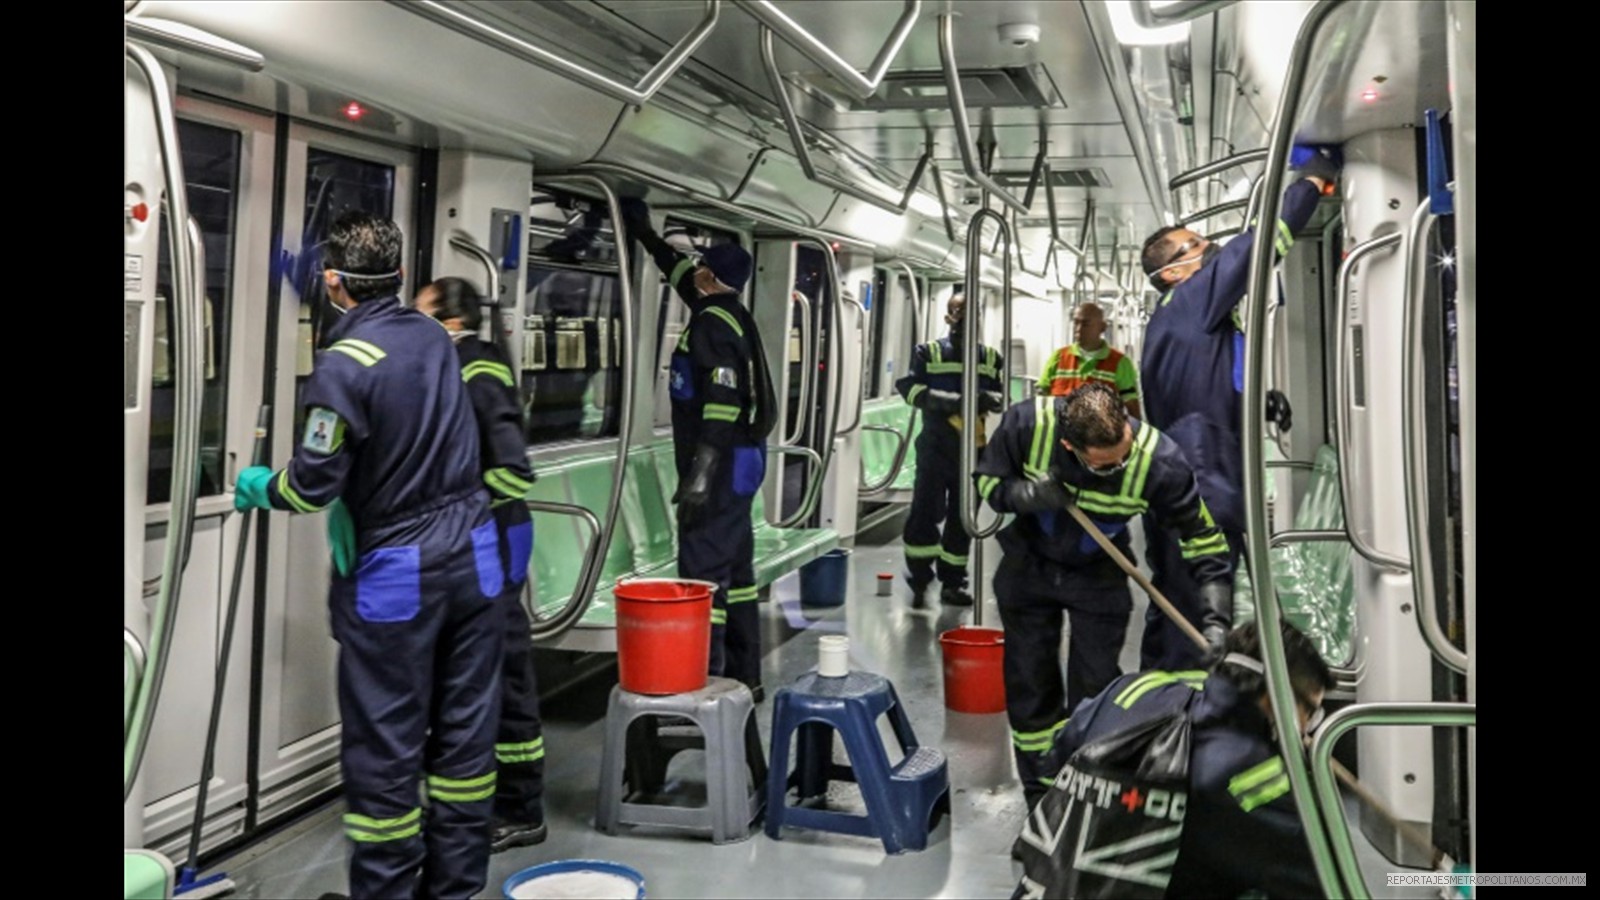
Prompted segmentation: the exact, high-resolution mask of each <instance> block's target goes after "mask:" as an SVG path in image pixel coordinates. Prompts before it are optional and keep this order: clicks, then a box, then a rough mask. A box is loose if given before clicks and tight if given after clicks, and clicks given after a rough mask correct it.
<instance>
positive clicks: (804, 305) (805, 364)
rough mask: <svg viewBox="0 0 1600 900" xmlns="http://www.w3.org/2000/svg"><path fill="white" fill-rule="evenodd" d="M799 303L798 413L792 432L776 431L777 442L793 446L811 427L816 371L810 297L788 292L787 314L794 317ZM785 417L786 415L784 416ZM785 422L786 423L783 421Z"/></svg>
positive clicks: (786, 347) (784, 344)
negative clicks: (812, 342) (812, 394)
mask: <svg viewBox="0 0 1600 900" xmlns="http://www.w3.org/2000/svg"><path fill="white" fill-rule="evenodd" d="M796 303H798V304H800V414H799V415H797V416H795V421H794V433H793V434H787V435H786V434H784V432H783V431H781V430H780V431H779V432H778V444H779V445H780V446H784V447H793V446H795V445H796V442H797V441H799V440H800V439H801V438H803V437H804V436H805V433H806V432H807V431H809V430H810V429H811V422H812V419H813V415H812V410H811V382H812V381H813V380H815V378H816V373H817V359H816V355H817V354H816V348H815V347H813V346H812V344H811V298H809V297H807V296H806V295H805V294H803V293H801V292H799V291H790V292H789V316H788V318H791V319H792V318H794V305H795V304H796ZM788 338H789V336H788V333H787V332H785V334H784V342H783V346H784V350H785V352H787V351H788V347H789V340H788ZM784 418H785V419H787V418H788V416H784ZM785 424H787V423H785Z"/></svg>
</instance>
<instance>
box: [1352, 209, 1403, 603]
mask: <svg viewBox="0 0 1600 900" xmlns="http://www.w3.org/2000/svg"><path fill="white" fill-rule="evenodd" d="M1402 237H1403V235H1401V234H1400V232H1398V231H1396V232H1393V233H1391V234H1385V235H1382V236H1381V237H1375V238H1373V239H1372V240H1370V241H1363V242H1361V243H1359V244H1357V245H1356V246H1355V247H1354V248H1353V249H1351V251H1350V255H1349V256H1347V257H1345V260H1344V262H1343V263H1342V264H1340V266H1339V277H1338V281H1337V287H1336V288H1335V291H1334V299H1335V300H1336V302H1337V303H1338V311H1337V314H1336V316H1335V324H1334V332H1333V390H1334V403H1333V412H1334V415H1333V428H1334V440H1333V446H1334V449H1335V450H1336V451H1338V453H1339V499H1340V501H1341V502H1342V503H1343V504H1344V509H1345V519H1344V528H1345V531H1346V532H1347V533H1348V534H1349V535H1350V546H1352V547H1354V548H1355V549H1356V552H1357V553H1359V554H1361V555H1362V557H1364V558H1365V559H1366V560H1367V561H1368V562H1370V563H1372V564H1373V565H1375V566H1382V567H1384V568H1387V569H1393V570H1395V571H1397V572H1409V571H1410V570H1411V561H1410V560H1408V559H1401V558H1400V557H1398V556H1393V555H1391V554H1388V553H1384V552H1383V551H1382V550H1379V549H1378V548H1377V547H1374V546H1372V545H1371V544H1369V543H1367V539H1366V538H1365V537H1363V536H1362V534H1361V529H1360V528H1359V527H1357V525H1356V517H1355V516H1354V515H1352V514H1351V511H1352V510H1354V509H1355V506H1354V505H1352V503H1351V501H1352V500H1353V499H1354V497H1355V491H1353V490H1352V489H1351V487H1350V472H1349V466H1347V465H1346V464H1345V454H1346V453H1348V452H1350V448H1348V447H1347V446H1346V444H1347V443H1348V442H1349V440H1350V409H1351V397H1350V377H1351V371H1350V362H1349V360H1348V359H1347V350H1346V346H1345V341H1346V339H1347V338H1346V335H1347V333H1348V332H1349V330H1350V281H1351V276H1352V275H1353V274H1354V272H1355V267H1356V264H1357V263H1359V262H1361V261H1362V260H1363V259H1366V258H1367V257H1368V256H1370V255H1371V254H1373V253H1376V252H1378V251H1379V250H1385V249H1388V248H1391V247H1393V246H1394V245H1396V244H1398V243H1400V239H1401V238H1402Z"/></svg>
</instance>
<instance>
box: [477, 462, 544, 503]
mask: <svg viewBox="0 0 1600 900" xmlns="http://www.w3.org/2000/svg"><path fill="white" fill-rule="evenodd" d="M483 483H484V484H486V485H488V486H489V489H490V490H491V491H494V492H495V493H498V494H501V495H503V496H505V497H510V498H513V499H515V498H518V497H525V496H527V494H528V491H529V489H531V488H532V487H533V482H531V481H526V480H524V479H523V478H521V477H519V476H518V475H517V474H516V473H515V472H512V471H511V470H510V469H508V468H506V467H504V466H497V467H495V468H493V469H490V470H488V471H487V472H484V473H483Z"/></svg>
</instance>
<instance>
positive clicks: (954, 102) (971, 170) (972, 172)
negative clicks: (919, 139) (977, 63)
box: [939, 13, 1028, 212]
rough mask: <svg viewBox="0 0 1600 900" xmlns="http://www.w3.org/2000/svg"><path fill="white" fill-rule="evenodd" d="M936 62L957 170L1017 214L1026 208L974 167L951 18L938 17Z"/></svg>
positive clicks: (974, 157) (945, 14) (1026, 209)
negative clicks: (947, 102) (941, 75)
mask: <svg viewBox="0 0 1600 900" xmlns="http://www.w3.org/2000/svg"><path fill="white" fill-rule="evenodd" d="M939 61H940V63H941V64H942V66H943V68H944V84H945V90H946V91H947V92H948V93H949V95H950V116H951V117H952V118H953V119H954V120H955V122H954V125H955V130H956V146H957V147H959V148H960V150H961V168H962V170H963V171H965V172H966V174H967V177H968V178H971V179H972V180H973V181H975V182H977V183H978V185H979V186H980V187H982V188H983V189H984V190H986V191H988V192H989V193H991V194H993V195H995V197H997V198H999V200H1000V202H1002V203H1004V204H1005V205H1007V206H1009V207H1012V208H1013V209H1016V210H1019V211H1021V212H1027V211H1028V207H1026V206H1024V205H1023V204H1022V201H1021V200H1018V199H1017V198H1016V197H1013V196H1011V194H1010V192H1008V191H1007V190H1006V189H1005V188H1003V187H1001V186H1000V185H999V183H998V182H996V181H995V180H994V179H993V178H990V177H989V175H988V174H987V173H985V172H984V171H983V168H982V167H981V166H980V165H979V164H978V152H977V150H976V149H975V148H974V147H973V145H972V126H971V124H970V123H968V121H967V100H966V96H965V95H964V94H962V92H961V70H960V69H959V68H958V67H957V66H956V48H955V16H953V15H951V14H950V13H941V14H940V15H939Z"/></svg>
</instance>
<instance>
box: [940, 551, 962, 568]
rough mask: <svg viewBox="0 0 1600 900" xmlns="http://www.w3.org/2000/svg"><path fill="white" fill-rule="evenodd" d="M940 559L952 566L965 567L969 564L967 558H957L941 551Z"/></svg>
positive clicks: (952, 554)
mask: <svg viewBox="0 0 1600 900" xmlns="http://www.w3.org/2000/svg"><path fill="white" fill-rule="evenodd" d="M939 558H940V559H942V560H944V561H945V562H947V563H949V564H950V565H952V566H964V565H966V564H967V558H966V557H965V556H957V555H955V554H954V553H950V552H947V551H945V550H940V551H939Z"/></svg>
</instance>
